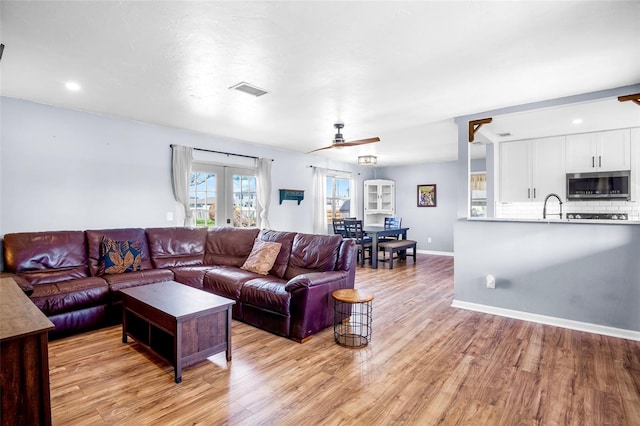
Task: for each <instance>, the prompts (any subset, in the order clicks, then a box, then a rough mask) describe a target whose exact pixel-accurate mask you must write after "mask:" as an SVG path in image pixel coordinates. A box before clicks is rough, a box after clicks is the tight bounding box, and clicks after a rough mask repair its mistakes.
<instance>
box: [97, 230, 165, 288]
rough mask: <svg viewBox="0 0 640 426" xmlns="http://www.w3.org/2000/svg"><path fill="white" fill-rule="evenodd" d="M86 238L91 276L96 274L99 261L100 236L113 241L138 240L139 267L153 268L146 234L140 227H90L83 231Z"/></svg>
mask: <svg viewBox="0 0 640 426" xmlns="http://www.w3.org/2000/svg"><path fill="white" fill-rule="evenodd" d="M85 235H86V238H87V250H88V252H89V273H90V274H91V276H96V275H98V267H99V263H100V245H101V244H102V238H103V237H107V238H111V239H112V240H115V241H138V242H140V245H141V246H140V267H141V269H143V270H145V269H153V265H151V258H150V257H149V245H148V244H147V235H146V234H145V232H144V229H142V228H122V229H92V230H88V231H85Z"/></svg>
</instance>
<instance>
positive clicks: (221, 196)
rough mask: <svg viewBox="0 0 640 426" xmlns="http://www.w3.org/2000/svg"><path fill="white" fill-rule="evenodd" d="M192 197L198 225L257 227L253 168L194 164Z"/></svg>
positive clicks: (191, 186) (191, 204) (257, 211)
mask: <svg viewBox="0 0 640 426" xmlns="http://www.w3.org/2000/svg"><path fill="white" fill-rule="evenodd" d="M189 198H190V206H191V209H192V211H193V216H194V218H195V224H196V226H205V227H212V226H234V227H243V228H247V227H254V226H256V220H257V217H258V214H259V206H258V200H257V194H256V176H255V170H254V169H249V168H240V167H227V166H218V165H213V164H201V163H193V171H192V172H191V177H190V182H189Z"/></svg>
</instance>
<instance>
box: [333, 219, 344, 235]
mask: <svg viewBox="0 0 640 426" xmlns="http://www.w3.org/2000/svg"><path fill="white" fill-rule="evenodd" d="M331 223H332V224H333V233H334V234H338V235H342V237H343V238H344V237H346V234H347V233H346V231H345V229H344V219H333V220H332V221H331Z"/></svg>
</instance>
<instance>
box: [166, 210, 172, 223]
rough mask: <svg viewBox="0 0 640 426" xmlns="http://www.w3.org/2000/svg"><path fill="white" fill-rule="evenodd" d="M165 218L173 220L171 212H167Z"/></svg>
mask: <svg viewBox="0 0 640 426" xmlns="http://www.w3.org/2000/svg"><path fill="white" fill-rule="evenodd" d="M167 220H168V221H169V222H171V221H172V220H173V212H167Z"/></svg>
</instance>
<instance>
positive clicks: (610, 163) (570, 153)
mask: <svg viewBox="0 0 640 426" xmlns="http://www.w3.org/2000/svg"><path fill="white" fill-rule="evenodd" d="M566 155H567V172H568V173H583V172H595V171H616V170H630V169H631V138H630V130H629V129H622V130H610V131H606V132H597V133H584V134H580V135H569V136H567V153H566Z"/></svg>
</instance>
